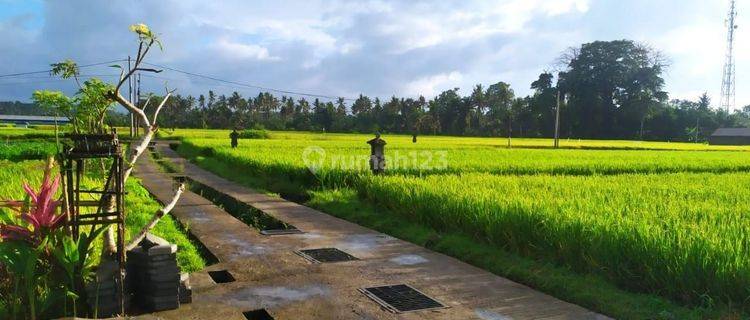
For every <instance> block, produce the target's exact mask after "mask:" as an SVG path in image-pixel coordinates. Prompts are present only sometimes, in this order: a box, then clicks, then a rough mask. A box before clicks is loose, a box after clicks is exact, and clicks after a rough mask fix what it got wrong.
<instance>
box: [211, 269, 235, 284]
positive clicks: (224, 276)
mask: <svg viewBox="0 0 750 320" xmlns="http://www.w3.org/2000/svg"><path fill="white" fill-rule="evenodd" d="M208 276H209V277H211V280H213V281H214V282H215V283H229V282H234V277H233V276H232V274H231V273H229V271H226V270H218V271H209V272H208Z"/></svg>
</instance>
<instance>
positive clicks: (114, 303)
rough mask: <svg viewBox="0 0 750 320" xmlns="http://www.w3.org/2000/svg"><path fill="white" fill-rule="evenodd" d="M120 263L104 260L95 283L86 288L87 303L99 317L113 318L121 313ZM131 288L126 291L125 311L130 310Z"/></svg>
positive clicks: (97, 272)
mask: <svg viewBox="0 0 750 320" xmlns="http://www.w3.org/2000/svg"><path fill="white" fill-rule="evenodd" d="M119 269H120V267H119V263H118V262H117V261H112V260H109V259H104V260H102V262H101V263H100V264H99V267H98V268H97V271H96V276H95V278H94V281H92V282H91V283H89V284H88V285H87V286H86V296H87V301H86V302H87V303H88V305H89V306H90V307H91V310H92V312H94V311H95V312H96V315H97V317H112V316H115V315H118V314H120V313H121V310H120V299H119V298H118V297H119V285H118V283H119V281H120V280H119V278H120V277H119V275H118V272H119ZM129 289H130V288H129V287H128V286H127V283H126V286H125V288H124V290H125V299H124V302H125V310H128V309H129V306H130V300H131V299H130V298H131V296H130V295H129V294H128V291H129Z"/></svg>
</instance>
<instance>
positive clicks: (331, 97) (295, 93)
mask: <svg viewBox="0 0 750 320" xmlns="http://www.w3.org/2000/svg"><path fill="white" fill-rule="evenodd" d="M143 64H147V65H150V66H153V67H157V68H162V69H166V70H170V71H174V72H178V73H182V74H186V75H190V76H194V77H199V78H204V79H209V80H213V81H218V82H224V83H229V84H234V85H238V86H242V87H249V88H254V89H259V90H265V91H272V92H277V93H284V94H291V95H298V96H307V97H315V98H325V99H331V100H336V99H338V98H340V97H337V96H330V95H323V94H315V93H307V92H300V91H291V90H282V89H274V88H269V87H263V86H258V85H254V84H248V83H242V82H237V81H231V80H224V79H219V78H216V77H213V76H207V75H203V74H198V73H194V72H189V71H184V70H180V69H175V68H171V67H167V66H164V65H158V64H155V63H148V62H144V63H143ZM344 100H349V101H354V100H356V99H354V98H345V97H344Z"/></svg>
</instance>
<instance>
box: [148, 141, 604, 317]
mask: <svg viewBox="0 0 750 320" xmlns="http://www.w3.org/2000/svg"><path fill="white" fill-rule="evenodd" d="M157 148H158V150H159V152H160V153H161V155H162V156H163V157H165V158H166V159H167V161H173V162H175V163H179V164H180V165H181V166H184V171H185V173H184V174H185V175H187V176H189V177H190V178H192V179H194V180H195V181H198V182H200V183H202V184H204V185H207V186H210V187H212V188H214V189H216V190H219V191H221V192H223V193H225V194H227V195H229V196H231V197H234V198H235V199H237V200H240V201H242V202H245V203H247V204H249V205H251V206H252V207H255V208H256V209H259V210H261V211H263V212H265V213H267V214H269V215H271V216H273V217H276V218H277V219H279V220H282V221H284V222H287V223H290V224H292V225H294V226H296V227H297V228H299V229H300V230H302V231H304V233H302V234H292V235H276V236H264V235H261V234H260V233H259V231H258V230H257V229H254V228H252V227H249V226H247V225H246V224H244V223H243V222H241V221H239V220H237V219H236V218H234V217H233V216H231V215H230V214H228V213H227V212H225V211H224V210H222V209H221V208H219V207H217V206H215V205H213V204H212V203H211V202H210V201H208V200H206V199H204V198H202V197H201V196H199V195H197V194H194V193H192V192H186V193H185V194H184V196H183V197H182V199H181V200H180V201H179V203H178V205H177V206H176V207H175V209H174V211H173V215H174V216H175V217H176V218H177V219H178V220H179V221H180V222H181V223H182V224H183V225H186V226H187V227H188V228H189V230H190V232H191V233H192V234H193V235H194V236H196V237H197V238H198V239H199V240H200V241H201V242H202V243H203V244H204V245H205V246H206V247H207V248H208V249H209V250H210V251H211V253H213V254H214V255H215V256H216V257H217V258H218V259H219V263H217V264H214V265H211V266H209V267H207V268H206V270H204V271H201V272H197V273H194V274H192V275H191V283H192V286H193V303H192V304H188V305H183V306H182V307H180V309H179V310H173V311H167V312H160V313H156V314H154V316H157V317H159V318H163V319H221V320H232V319H237V320H242V319H245V317H244V316H243V314H242V312H245V311H249V310H255V309H262V308H265V309H266V310H267V311H268V313H269V314H270V315H272V316H273V317H274V318H275V319H487V320H489V319H492V320H501V319H502V320H507V319H608V318H607V317H605V316H602V315H599V314H596V313H594V312H591V311H589V310H586V309H584V308H582V307H579V306H576V305H574V304H571V303H567V302H564V301H561V300H559V299H556V298H554V297H551V296H549V295H546V294H543V293H540V292H538V291H536V290H533V289H531V288H529V287H526V286H524V285H521V284H518V283H515V282H513V281H510V280H508V279H505V278H502V277H498V276H495V275H493V274H491V273H489V272H487V271H484V270H481V269H479V268H476V267H473V266H471V265H468V264H466V263H463V262H461V261H458V260H456V259H453V258H451V257H448V256H446V255H443V254H439V253H436V252H433V251H430V250H427V249H425V248H423V247H420V246H417V245H414V244H411V243H409V242H406V241H402V240H399V239H396V238H393V237H390V236H388V235H385V234H382V233H379V232H376V231H373V230H370V229H367V228H364V227H361V226H359V225H356V224H353V223H350V222H347V221H344V220H341V219H338V218H335V217H332V216H330V215H327V214H325V213H322V212H320V211H317V210H314V209H311V208H308V207H305V206H302V205H299V204H296V203H293V202H289V201H286V200H283V199H280V198H275V197H271V196H268V195H265V194H261V193H258V192H256V191H254V190H251V189H249V188H246V187H243V186H241V185H238V184H236V183H233V182H230V181H228V180H226V179H223V178H221V177H218V176H216V175H215V174H212V173H210V172H208V171H206V170H203V169H201V168H199V167H197V166H195V165H193V164H190V163H187V162H186V161H185V160H184V159H182V158H180V157H179V156H178V155H177V154H176V153H175V152H174V151H172V150H170V149H169V148H168V146H167V145H166V143H164V142H160V143H159V144H158V145H157ZM136 174H137V176H138V177H139V178H140V179H141V180H142V181H143V184H144V186H145V187H146V188H147V189H148V190H149V191H150V192H152V193H153V194H154V195H155V196H156V197H157V198H158V199H159V200H160V201H163V202H165V201H167V200H168V199H170V197H171V195H172V188H173V182H172V180H171V177H170V175H168V174H165V173H163V172H161V171H160V170H159V169H158V167H157V164H156V163H155V162H154V161H152V160H151V159H150V158H149V157H144V158H143V159H142V160H141V161H139V166H138V167H137V171H136ZM329 247H333V248H338V249H340V250H343V251H345V252H347V253H349V254H351V255H353V256H355V257H357V258H359V259H360V260H356V261H349V262H338V263H319V264H313V263H311V262H309V261H308V260H305V259H303V258H302V257H301V256H299V255H298V254H295V253H294V251H295V250H300V249H311V248H329ZM215 270H227V271H229V272H230V273H231V275H232V276H233V277H234V278H235V279H236V281H234V282H230V283H224V284H216V283H214V282H213V281H212V280H211V278H210V277H209V276H208V274H207V272H208V271H215ZM400 283H406V284H408V285H410V286H412V287H414V288H416V289H417V290H419V291H421V292H423V293H425V294H426V295H428V296H430V297H432V298H434V299H436V300H438V301H439V302H441V303H443V304H445V305H446V306H448V308H444V309H433V310H426V311H415V312H408V313H400V314H396V313H392V312H390V311H388V310H386V309H384V308H382V307H381V306H380V305H379V304H377V303H376V302H374V301H373V300H371V299H370V298H368V297H366V296H365V295H364V294H362V293H361V292H360V291H359V290H358V289H360V288H363V287H370V286H380V285H391V284H400Z"/></svg>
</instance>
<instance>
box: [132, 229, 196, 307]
mask: <svg viewBox="0 0 750 320" xmlns="http://www.w3.org/2000/svg"><path fill="white" fill-rule="evenodd" d="M127 254H128V260H127V262H128V281H129V282H130V286H131V287H132V291H133V293H134V298H135V302H136V303H137V304H138V305H139V306H140V307H141V308H143V309H144V310H148V311H161V310H170V309H177V308H178V307H179V306H180V284H181V281H180V280H181V277H180V268H179V267H178V266H177V245H174V244H170V243H169V242H167V241H166V240H164V239H162V238H159V237H157V236H154V235H152V234H148V235H146V237H145V238H144V239H143V240H142V241H141V242H140V243H139V244H138V247H136V248H135V249H133V250H130V251H128V253H127ZM186 289H187V288H186Z"/></svg>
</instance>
